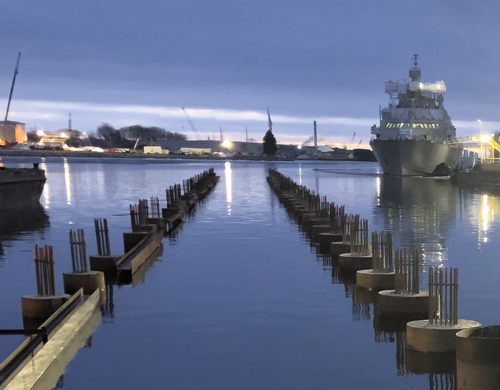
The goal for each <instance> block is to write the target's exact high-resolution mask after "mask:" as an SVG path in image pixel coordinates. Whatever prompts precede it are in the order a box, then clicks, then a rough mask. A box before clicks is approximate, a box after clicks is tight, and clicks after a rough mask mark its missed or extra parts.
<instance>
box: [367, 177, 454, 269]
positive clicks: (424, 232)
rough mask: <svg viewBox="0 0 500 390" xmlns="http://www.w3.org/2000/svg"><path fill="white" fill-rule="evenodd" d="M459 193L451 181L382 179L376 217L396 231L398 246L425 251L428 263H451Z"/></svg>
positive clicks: (414, 178) (376, 204) (387, 228)
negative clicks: (450, 242) (451, 229)
mask: <svg viewBox="0 0 500 390" xmlns="http://www.w3.org/2000/svg"><path fill="white" fill-rule="evenodd" d="M457 198H458V197H457V191H456V189H455V188H454V187H453V186H452V185H451V183H450V181H449V180H441V179H433V178H416V177H392V176H382V177H381V180H380V191H377V196H376V199H375V202H374V205H375V207H374V213H375V218H380V217H381V218H382V223H383V229H384V230H388V231H390V232H392V234H393V237H394V247H396V246H416V247H419V248H421V249H422V258H423V261H424V264H426V265H431V264H434V265H436V263H438V264H441V263H443V262H444V261H446V260H447V249H446V238H447V237H448V231H449V227H450V224H451V221H452V220H453V219H454V218H455V214H456V205H457Z"/></svg>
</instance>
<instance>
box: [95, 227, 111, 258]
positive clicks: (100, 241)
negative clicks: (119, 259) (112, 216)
mask: <svg viewBox="0 0 500 390" xmlns="http://www.w3.org/2000/svg"><path fill="white" fill-rule="evenodd" d="M94 225H95V237H96V241H97V253H98V254H99V256H109V255H110V254H111V248H110V245H109V230H108V220H107V219H102V218H98V219H97V218H95V219H94Z"/></svg>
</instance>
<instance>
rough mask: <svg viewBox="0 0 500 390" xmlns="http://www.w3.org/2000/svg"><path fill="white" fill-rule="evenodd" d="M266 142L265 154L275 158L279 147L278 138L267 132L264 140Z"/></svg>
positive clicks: (269, 131)
mask: <svg viewBox="0 0 500 390" xmlns="http://www.w3.org/2000/svg"><path fill="white" fill-rule="evenodd" d="M262 140H263V141H264V147H263V152H264V154H267V155H269V156H274V155H275V154H276V151H277V150H278V147H277V146H276V138H274V134H273V132H272V131H271V130H267V132H266V135H265V136H264V138H263V139H262Z"/></svg>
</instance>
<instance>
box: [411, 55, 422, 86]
mask: <svg viewBox="0 0 500 390" xmlns="http://www.w3.org/2000/svg"><path fill="white" fill-rule="evenodd" d="M421 76H422V71H421V70H420V68H419V67H418V54H413V68H411V69H410V77H411V81H420V77H421Z"/></svg>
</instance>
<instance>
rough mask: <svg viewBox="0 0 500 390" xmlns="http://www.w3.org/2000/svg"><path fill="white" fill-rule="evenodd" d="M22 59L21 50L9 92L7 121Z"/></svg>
mask: <svg viewBox="0 0 500 390" xmlns="http://www.w3.org/2000/svg"><path fill="white" fill-rule="evenodd" d="M20 59H21V52H19V54H18V55H17V63H16V70H14V78H13V79H12V86H11V87H10V94H9V102H8V103H7V111H6V112H5V121H7V117H8V116H9V109H10V101H11V99H12V92H14V84H15V83H16V76H17V74H18V73H19V72H18V70H19V60H20Z"/></svg>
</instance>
